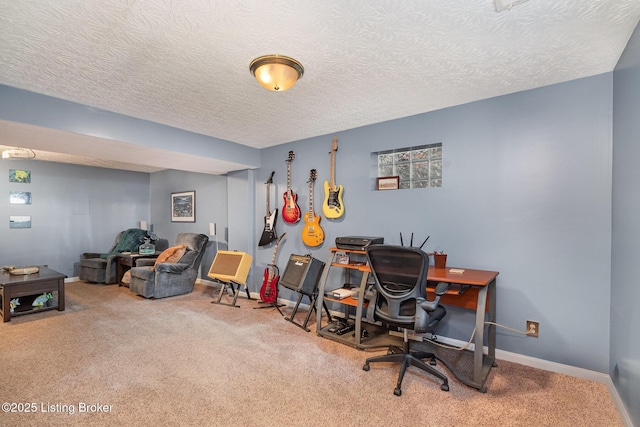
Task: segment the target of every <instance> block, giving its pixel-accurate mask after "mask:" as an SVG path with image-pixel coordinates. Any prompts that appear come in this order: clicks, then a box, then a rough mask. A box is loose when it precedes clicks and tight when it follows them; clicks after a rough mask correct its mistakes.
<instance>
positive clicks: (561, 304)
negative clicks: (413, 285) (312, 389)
mask: <svg viewBox="0 0 640 427" xmlns="http://www.w3.org/2000/svg"><path fill="white" fill-rule="evenodd" d="M611 97H612V74H604V75H600V76H595V77H590V78H586V79H582V80H576V81H571V82H568V83H563V84H558V85H554V86H549V87H544V88H540V89H535V90H531V91H527V92H521V93H516V94H512V95H508V96H502V97H498V98H493V99H489V100H484V101H480V102H475V103H471V104H466V105H462V106H459V107H454V108H449V109H445V110H440V111H436V112H433V113H429V114H423V115H418V116H414V117H408V118H403V119H399V120H395V121H390V122H385V123H380V124H376V125H371V126H366V127H362V128H358V129H352V130H349V131H345V132H339V133H336V134H335V135H326V136H323V137H318V138H311V139H308V140H304V141H299V142H296V143H291V144H286V145H281V146H276V147H272V148H269V149H264V150H262V159H261V164H262V166H261V168H260V169H259V170H257V171H256V179H255V188H256V199H255V200H256V206H257V208H256V212H258V213H257V214H256V218H255V226H256V230H257V231H260V230H261V229H262V220H263V216H264V214H263V213H260V212H261V211H262V212H264V205H265V203H266V199H265V185H264V182H265V181H266V179H267V178H268V175H269V173H270V172H271V171H272V170H275V171H276V174H275V176H274V181H275V183H276V185H275V186H273V189H275V194H276V197H277V204H278V207H279V208H282V194H283V192H284V191H285V190H286V163H285V160H286V159H287V155H288V152H289V150H293V151H294V152H295V153H296V158H295V160H294V161H293V162H292V165H291V166H292V186H293V188H294V190H295V191H296V192H297V193H298V195H299V204H300V207H301V209H302V210H303V211H306V210H308V187H307V184H306V180H307V178H308V175H309V170H310V169H311V168H316V169H318V174H319V175H318V181H317V182H316V185H315V187H314V189H315V193H316V194H315V195H316V197H315V200H314V204H315V207H316V209H315V210H316V212H320V211H321V207H320V206H321V203H322V198H323V190H322V184H323V181H325V180H327V179H329V176H328V173H329V154H328V153H329V150H330V147H331V141H332V138H333V136H337V137H338V147H339V149H338V152H337V153H336V183H337V184H342V185H344V187H345V192H344V203H345V208H346V214H345V216H344V217H343V218H341V219H340V220H338V221H334V222H332V221H329V220H327V219H326V218H322V220H321V226H322V227H323V228H324V230H325V234H326V239H325V243H324V244H323V245H322V246H321V247H319V248H314V249H310V248H307V247H305V246H304V245H303V243H302V241H301V238H300V233H301V231H302V227H303V225H302V223H300V224H298V225H295V226H291V225H288V224H285V223H284V222H282V221H279V222H278V227H277V228H278V231H279V233H282V232H287V235H288V238H287V240H286V241H285V242H284V243H283V244H282V245H281V246H282V247H281V252H280V255H279V257H278V259H279V263H280V264H282V265H286V260H287V259H288V257H289V255H290V254H292V253H296V254H304V253H308V252H310V253H311V254H313V256H315V257H316V258H319V259H321V260H323V261H326V260H327V257H328V254H329V251H328V248H329V247H331V246H333V245H334V241H335V238H336V237H338V236H347V235H368V236H382V237H384V238H385V242H386V243H393V244H399V233H400V232H402V233H403V235H404V236H405V244H406V243H407V242H408V236H410V234H411V233H412V232H413V233H414V236H415V238H414V239H415V241H414V243H417V244H419V243H421V242H422V240H424V238H425V237H426V236H427V235H430V236H431V238H430V239H429V241H428V244H427V245H426V246H425V247H424V249H425V250H426V251H433V250H434V249H437V250H445V251H446V252H447V253H448V254H449V261H448V263H449V265H451V266H459V267H467V268H478V269H486V270H497V271H499V272H500V275H499V277H498V293H497V299H498V303H497V304H498V306H497V313H498V322H499V323H501V324H504V325H506V326H509V327H512V328H516V329H519V330H524V329H525V322H526V320H535V321H538V322H540V338H537V339H535V338H528V337H523V336H520V335H517V334H514V333H512V332H508V331H504V330H499V332H498V348H500V349H503V350H507V351H512V352H516V353H520V354H524V355H529V356H533V357H538V358H541V359H545V360H550V361H555V362H559V363H566V364H570V365H574V366H579V367H582V368H586V369H591V370H595V371H599V372H607V371H608V366H609V351H608V348H607V345H594V339H595V340H597V341H598V342H600V343H607V342H608V341H609V327H608V323H609V298H610V295H609V279H610V246H611V238H610V230H611ZM436 142H442V144H443V156H444V162H443V173H444V178H443V187H442V188H434V189H426V190H425V189H416V190H398V191H383V192H377V191H373V190H372V186H373V185H372V182H373V177H372V176H371V172H370V171H371V152H375V151H379V150H385V149H390V148H401V147H407V146H415V145H422V144H430V143H436ZM273 189H272V194H273ZM271 203H273V199H272V202H271ZM256 237H257V235H256ZM272 251H273V250H272V248H271V247H267V248H260V249H258V250H257V260H256V267H258V270H260V269H261V268H264V267H265V266H266V264H268V263H269V262H270V260H271V255H272ZM340 280H341V278H339V277H338V278H337V279H336V283H340ZM282 294H283V296H288V294H287V292H286V290H285V291H284V292H283V293H282ZM291 298H293V297H292V296H291ZM472 324H473V320H472V313H470V312H466V311H463V310H455V309H452V310H450V317H449V319H448V321H447V322H445V324H444V326H443V327H442V328H441V330H440V332H441V334H442V335H444V336H448V337H452V338H457V339H461V340H467V339H468V338H469V336H470V334H471V328H472ZM585 325H588V327H585Z"/></svg>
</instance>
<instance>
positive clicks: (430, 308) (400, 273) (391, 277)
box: [362, 245, 449, 396]
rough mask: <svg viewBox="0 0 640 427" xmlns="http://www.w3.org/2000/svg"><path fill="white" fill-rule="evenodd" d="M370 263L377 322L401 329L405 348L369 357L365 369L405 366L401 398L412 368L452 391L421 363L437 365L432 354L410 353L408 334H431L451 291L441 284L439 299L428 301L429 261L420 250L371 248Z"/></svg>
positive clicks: (399, 389)
mask: <svg viewBox="0 0 640 427" xmlns="http://www.w3.org/2000/svg"><path fill="white" fill-rule="evenodd" d="M366 252H367V259H368V261H369V266H370V268H371V272H372V274H373V277H374V279H375V292H373V294H375V297H373V296H372V299H371V300H370V301H371V302H370V304H374V302H375V305H374V307H373V318H374V320H378V321H381V322H382V324H383V325H386V326H387V327H388V328H389V329H396V328H397V329H402V331H403V336H404V339H403V347H402V348H400V347H389V351H388V353H387V354H386V355H382V356H376V357H370V358H368V359H367V360H366V362H365V363H364V366H363V367H362V369H364V370H365V371H368V370H369V364H370V363H372V362H398V363H402V367H401V368H400V375H399V376H398V385H397V387H396V388H395V390H394V391H393V394H395V395H396V396H400V395H401V394H402V390H401V388H400V387H401V386H402V379H403V377H404V373H405V371H406V370H407V367H408V366H409V365H413V366H415V367H417V368H420V369H422V370H423V371H426V372H428V373H430V374H432V375H434V376H436V377H438V378H439V379H441V380H442V381H443V383H442V385H441V386H440V389H442V390H444V391H449V382H448V379H447V377H446V376H445V375H444V374H443V373H441V372H440V371H438V370H436V369H435V368H433V367H431V366H429V365H427V364H426V363H425V362H423V361H422V359H427V358H430V359H431V361H430V363H431V365H435V364H436V358H435V355H434V354H433V353H427V352H423V351H411V350H410V348H409V347H410V346H409V339H408V333H407V331H408V330H413V331H415V332H416V333H425V332H432V331H433V330H434V328H435V327H436V326H437V325H438V323H439V322H440V320H442V318H443V317H444V316H445V314H446V313H447V311H446V310H445V308H444V307H443V306H442V305H440V304H439V301H440V296H442V295H443V294H444V293H445V292H447V290H448V289H449V284H448V283H439V284H438V286H437V287H436V292H435V293H436V298H435V299H434V300H433V301H427V299H426V292H427V289H426V286H427V270H428V269H429V257H428V255H427V254H426V253H424V252H423V251H422V250H420V249H418V248H412V247H404V246H393V245H371V246H369V247H367V248H366Z"/></svg>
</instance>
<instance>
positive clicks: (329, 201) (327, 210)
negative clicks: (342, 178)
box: [322, 137, 344, 219]
mask: <svg viewBox="0 0 640 427" xmlns="http://www.w3.org/2000/svg"><path fill="white" fill-rule="evenodd" d="M336 151H338V138H337V137H335V138H333V143H332V144H331V151H330V152H329V154H330V155H331V164H330V172H329V180H330V181H329V182H327V181H325V182H324V203H323V204H322V213H323V214H324V216H325V217H327V219H336V218H340V217H341V216H342V215H344V204H343V203H342V193H343V192H344V189H343V188H342V185H336V181H335V179H334V175H335V164H336Z"/></svg>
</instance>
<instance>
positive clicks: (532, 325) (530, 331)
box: [527, 320, 540, 338]
mask: <svg viewBox="0 0 640 427" xmlns="http://www.w3.org/2000/svg"><path fill="white" fill-rule="evenodd" d="M539 333H540V325H538V322H534V321H533V320H527V335H529V336H530V337H536V338H537V337H538V334H539Z"/></svg>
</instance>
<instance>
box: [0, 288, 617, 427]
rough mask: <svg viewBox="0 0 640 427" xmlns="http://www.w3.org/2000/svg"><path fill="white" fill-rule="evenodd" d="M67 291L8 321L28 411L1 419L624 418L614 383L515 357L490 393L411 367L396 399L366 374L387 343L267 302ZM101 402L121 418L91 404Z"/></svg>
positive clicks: (6, 374)
mask: <svg viewBox="0 0 640 427" xmlns="http://www.w3.org/2000/svg"><path fill="white" fill-rule="evenodd" d="M66 289H67V300H66V301H67V310H66V311H64V312H58V311H48V312H42V313H37V314H32V315H26V316H20V317H15V318H13V319H12V320H11V321H10V322H8V323H4V324H2V325H0V342H1V344H0V345H1V347H0V353H1V355H2V357H1V363H0V400H1V401H2V402H9V403H15V404H16V405H14V409H21V410H23V412H21V413H11V412H10V413H2V414H0V425H2V426H18V425H20V426H25V425H33V426H43V425H49V426H74V425H138V426H146V425H148V426H151V425H200V426H296V427H297V426H320V425H322V426H367V427H369V426H383V425H384V426H454V425H455V426H572V427H573V426H597V427H601V426H617V425H622V421H621V419H620V417H619V415H618V414H617V412H616V409H615V406H614V403H613V401H612V399H611V397H610V396H609V393H608V391H607V389H606V387H605V385H603V384H599V383H596V382H592V381H587V380H583V379H576V378H572V377H569V376H566V375H561V374H556V373H550V372H546V371H541V370H536V369H533V368H529V367H525V366H522V365H518V364H514V363H509V362H506V361H498V363H499V367H498V368H494V369H493V370H492V372H491V374H490V376H489V379H488V381H487V387H488V389H489V391H488V393H486V394H483V393H480V392H478V391H477V390H475V389H473V388H470V387H467V386H465V385H463V384H461V383H459V382H457V381H456V380H455V378H452V377H451V376H450V378H451V379H450V381H449V384H450V387H451V390H450V391H449V392H448V393H447V392H443V391H441V390H440V384H439V382H438V381H436V380H434V379H433V378H431V377H430V376H429V375H427V374H424V373H422V372H420V371H417V370H416V369H415V368H409V371H408V372H407V375H406V376H405V380H404V383H403V395H402V396H401V397H396V396H394V395H393V388H394V387H395V382H396V378H397V373H398V366H397V365H391V364H377V365H371V370H370V371H369V372H365V371H363V370H362V364H363V361H364V359H365V358H366V357H367V356H369V355H371V354H377V353H380V354H382V353H383V352H384V351H380V352H364V351H359V350H356V349H354V348H351V347H348V346H345V345H342V344H338V343H336V342H333V341H331V340H328V339H325V338H320V337H318V336H317V335H316V334H315V332H313V331H314V328H313V325H310V326H311V327H312V332H309V333H307V332H305V331H303V330H302V329H300V328H298V327H296V326H295V325H292V324H291V323H289V322H286V321H285V320H284V319H283V318H282V317H281V316H280V314H279V313H278V312H277V311H276V310H275V309H272V308H271V309H264V310H253V309H252V308H253V307H256V306H257V302H256V301H249V300H246V299H242V298H241V299H240V300H239V303H240V304H241V305H242V307H241V308H233V307H228V306H222V305H215V304H211V301H212V300H213V299H214V296H215V295H217V290H216V289H214V288H210V287H205V286H201V285H197V286H196V290H195V291H194V292H193V293H191V294H189V295H183V296H178V297H173V298H166V299H161V300H145V299H143V298H141V297H138V296H135V295H134V294H133V293H132V292H130V291H129V289H127V288H122V287H120V288H119V287H117V286H115V285H110V286H99V285H92V284H88V283H84V282H73V283H69V284H67V286H66ZM285 312H286V313H288V312H290V309H285ZM303 315H304V313H303V314H302V315H301V314H300V313H299V314H298V316H300V319H298V318H296V319H297V320H300V321H302V320H303V319H302V317H303ZM438 368H439V369H441V370H445V368H444V367H443V366H442V365H441V364H439V365H438ZM445 372H446V370H445ZM26 403H28V404H29V405H26V407H25V405H23V404H26ZM32 404H33V405H32ZM89 405H108V406H106V407H105V406H100V407H97V406H93V407H92V406H89ZM3 408H4V407H3ZM27 409H31V410H32V412H30V413H27V412H24V411H25V410H27ZM97 409H102V410H105V409H108V410H109V411H110V412H86V411H92V410H97ZM81 410H84V411H83V412H81ZM71 412H73V413H71Z"/></svg>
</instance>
